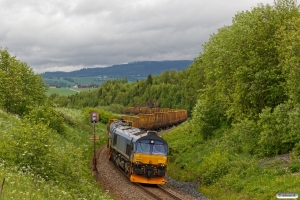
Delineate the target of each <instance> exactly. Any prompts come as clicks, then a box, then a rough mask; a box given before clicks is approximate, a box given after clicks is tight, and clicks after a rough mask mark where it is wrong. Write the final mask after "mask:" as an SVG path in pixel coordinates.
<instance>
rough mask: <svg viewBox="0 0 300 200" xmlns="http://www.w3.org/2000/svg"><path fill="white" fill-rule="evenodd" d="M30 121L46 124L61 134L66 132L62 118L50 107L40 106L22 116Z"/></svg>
mask: <svg viewBox="0 0 300 200" xmlns="http://www.w3.org/2000/svg"><path fill="white" fill-rule="evenodd" d="M24 118H25V119H27V120H28V121H30V123H33V124H38V123H43V124H46V125H48V126H49V127H50V128H51V129H53V130H54V131H56V132H57V133H59V134H61V135H65V134H66V126H65V124H64V118H63V117H62V116H61V115H60V114H59V113H58V112H57V111H55V110H54V108H52V107H48V106H40V107H36V108H34V109H33V110H31V111H30V113H29V114H28V115H25V117H24Z"/></svg>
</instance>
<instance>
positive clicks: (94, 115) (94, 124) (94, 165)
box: [90, 111, 99, 175]
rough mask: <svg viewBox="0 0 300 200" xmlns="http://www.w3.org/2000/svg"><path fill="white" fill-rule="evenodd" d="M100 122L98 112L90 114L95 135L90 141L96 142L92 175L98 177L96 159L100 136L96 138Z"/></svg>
mask: <svg viewBox="0 0 300 200" xmlns="http://www.w3.org/2000/svg"><path fill="white" fill-rule="evenodd" d="M98 121H99V114H98V113H97V112H96V111H92V112H91V113H90V122H91V123H93V127H94V133H93V135H91V136H90V140H92V141H94V155H93V168H92V171H93V172H92V174H93V175H96V173H98V171H97V167H96V166H97V158H96V140H99V136H96V123H97V122H98Z"/></svg>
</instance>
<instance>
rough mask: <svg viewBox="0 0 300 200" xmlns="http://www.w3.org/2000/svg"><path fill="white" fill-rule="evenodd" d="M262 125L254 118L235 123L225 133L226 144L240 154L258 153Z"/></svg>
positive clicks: (227, 147)
mask: <svg viewBox="0 0 300 200" xmlns="http://www.w3.org/2000/svg"><path fill="white" fill-rule="evenodd" d="M259 133H260V127H259V126H258V125H257V124H256V122H255V121H253V120H248V119H244V120H243V121H241V122H239V123H236V124H233V125H232V128H231V129H229V130H228V131H227V133H226V134H225V135H224V141H223V143H224V145H225V148H226V149H230V150H231V151H234V152H236V153H239V154H251V155H254V154H257V153H258V152H259V151H258V139H259Z"/></svg>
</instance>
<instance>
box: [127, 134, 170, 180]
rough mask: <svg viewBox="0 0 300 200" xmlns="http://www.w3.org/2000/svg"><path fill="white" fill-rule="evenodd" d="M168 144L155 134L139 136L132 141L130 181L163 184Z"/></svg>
mask: <svg viewBox="0 0 300 200" xmlns="http://www.w3.org/2000/svg"><path fill="white" fill-rule="evenodd" d="M167 156H168V145H167V142H166V141H165V140H163V139H162V138H160V137H159V136H157V135H156V134H150V135H147V136H144V137H141V138H140V139H138V140H137V141H136V142H135V143H134V153H133V160H132V171H133V173H132V174H131V176H130V180H131V181H132V182H138V183H147V184H165V182H166V180H165V176H166V173H167V160H168V157H167Z"/></svg>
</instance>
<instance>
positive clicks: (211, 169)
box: [199, 147, 229, 185]
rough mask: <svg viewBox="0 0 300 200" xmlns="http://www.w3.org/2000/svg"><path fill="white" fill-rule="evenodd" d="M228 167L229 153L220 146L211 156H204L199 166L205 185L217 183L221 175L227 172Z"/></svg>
mask: <svg viewBox="0 0 300 200" xmlns="http://www.w3.org/2000/svg"><path fill="white" fill-rule="evenodd" d="M228 169H229V159H228V153H227V152H226V151H223V150H222V149H221V148H220V147H216V149H215V150H214V151H213V152H212V153H211V154H210V155H209V156H207V157H204V158H203V161H202V163H201V164H200V166H199V170H200V174H201V181H202V183H203V184H204V185H210V184H213V183H216V182H217V181H218V180H219V179H220V178H221V177H223V176H224V175H225V174H227V172H228Z"/></svg>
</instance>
